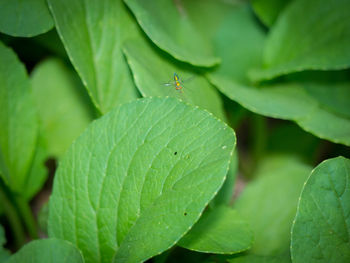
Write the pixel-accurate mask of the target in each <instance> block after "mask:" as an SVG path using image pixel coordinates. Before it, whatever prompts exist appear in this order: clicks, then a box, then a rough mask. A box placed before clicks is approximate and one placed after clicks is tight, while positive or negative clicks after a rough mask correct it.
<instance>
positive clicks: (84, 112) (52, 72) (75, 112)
mask: <svg viewBox="0 0 350 263" xmlns="http://www.w3.org/2000/svg"><path fill="white" fill-rule="evenodd" d="M31 84H32V89H33V96H34V99H35V102H36V105H37V108H38V113H39V119H40V123H41V130H42V134H43V136H44V138H45V140H46V143H47V148H48V153H49V154H50V155H52V156H55V157H60V156H61V155H62V154H63V153H64V152H65V151H66V149H67V148H68V146H70V144H71V143H72V141H73V140H74V139H75V138H76V137H78V135H79V134H80V133H81V132H82V131H83V130H84V129H85V127H86V126H87V125H88V123H89V122H90V121H91V120H92V119H93V112H92V111H93V105H91V104H90V101H89V98H88V97H87V95H86V94H85V90H84V88H83V86H82V84H81V83H80V80H79V79H78V78H77V76H76V75H75V74H74V72H71V71H70V70H69V68H67V67H66V66H65V65H64V64H63V63H62V62H61V61H60V60H58V59H49V60H46V61H44V62H42V63H41V64H40V65H39V66H37V67H36V68H35V70H34V72H33V73H32V76H31Z"/></svg>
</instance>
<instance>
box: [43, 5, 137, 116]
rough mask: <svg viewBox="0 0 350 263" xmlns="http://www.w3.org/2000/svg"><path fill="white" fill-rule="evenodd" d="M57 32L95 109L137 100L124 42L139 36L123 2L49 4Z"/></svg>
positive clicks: (105, 110) (102, 110)
mask: <svg viewBox="0 0 350 263" xmlns="http://www.w3.org/2000/svg"><path fill="white" fill-rule="evenodd" d="M48 3H49V7H50V9H51V12H52V14H53V17H54V20H55V24H56V28H57V31H58V33H59V35H60V37H61V39H62V42H63V44H64V46H65V48H66V50H67V53H68V55H69V57H70V59H71V61H72V63H73V65H74V67H75V68H76V70H77V71H78V73H79V75H80V77H81V78H82V80H83V83H84V84H85V86H86V87H87V90H88V92H89V94H90V96H91V98H92V100H93V101H94V103H95V105H96V107H97V108H98V109H99V110H100V111H101V112H102V113H105V112H107V111H108V110H110V109H111V108H113V107H114V106H115V105H118V104H120V103H123V102H126V101H129V100H131V99H133V98H136V97H137V94H136V89H135V87H134V85H133V82H132V78H131V75H130V73H129V69H128V66H127V64H126V62H125V59H124V57H123V54H122V51H121V45H122V42H123V41H124V40H125V39H126V38H127V37H129V36H132V35H134V34H137V27H136V26H137V25H136V24H135V22H134V21H133V20H132V18H131V16H130V14H129V13H128V10H127V9H126V7H125V6H124V5H123V3H122V0H76V1H70V0H60V1H55V0H48Z"/></svg>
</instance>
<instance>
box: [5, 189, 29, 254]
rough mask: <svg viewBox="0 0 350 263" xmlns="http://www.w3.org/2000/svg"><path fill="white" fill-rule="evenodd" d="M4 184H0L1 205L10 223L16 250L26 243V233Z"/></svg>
mask: <svg viewBox="0 0 350 263" xmlns="http://www.w3.org/2000/svg"><path fill="white" fill-rule="evenodd" d="M6 192H7V191H6V188H5V185H4V184H3V182H0V203H1V204H2V208H3V209H4V213H5V215H6V217H7V219H8V221H9V223H10V226H11V229H12V232H13V235H14V242H15V246H16V248H20V247H21V246H22V245H23V244H24V243H25V233H24V229H23V226H22V223H21V219H20V217H19V215H18V212H17V210H16V208H15V206H14V205H13V203H12V202H11V201H10V198H8V196H7V193H6Z"/></svg>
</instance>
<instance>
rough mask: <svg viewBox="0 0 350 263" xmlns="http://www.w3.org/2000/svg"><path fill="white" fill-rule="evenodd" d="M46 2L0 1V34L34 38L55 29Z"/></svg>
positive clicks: (38, 0)
mask: <svg viewBox="0 0 350 263" xmlns="http://www.w3.org/2000/svg"><path fill="white" fill-rule="evenodd" d="M53 25H54V24H53V20H52V18H51V15H50V12H49V9H48V8H47V5H46V1H45V0H25V1H23V0H11V1H8V0H0V32H2V33H5V34H8V35H12V36H17V37H32V36H35V35H39V34H42V33H45V32H47V31H49V30H50V29H51V28H52V27H53Z"/></svg>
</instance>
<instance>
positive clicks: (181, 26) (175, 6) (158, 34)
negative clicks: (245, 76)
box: [124, 0, 220, 67]
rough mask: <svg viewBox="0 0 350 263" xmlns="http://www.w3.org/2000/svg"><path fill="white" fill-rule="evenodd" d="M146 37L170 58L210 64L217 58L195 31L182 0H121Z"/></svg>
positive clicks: (207, 43)
mask: <svg viewBox="0 0 350 263" xmlns="http://www.w3.org/2000/svg"><path fill="white" fill-rule="evenodd" d="M124 2H125V3H126V4H127V5H128V6H129V8H130V9H131V10H132V12H133V13H134V15H135V17H136V19H137V21H138V23H139V24H140V26H141V27H142V29H143V30H144V31H145V33H146V34H147V35H148V36H149V38H150V39H151V40H152V41H153V42H154V43H155V44H156V45H157V46H158V47H159V48H161V49H162V50H164V51H166V52H168V53H169V54H170V55H172V56H173V57H174V58H176V59H178V60H181V61H185V62H188V63H191V64H193V65H196V66H205V67H210V66H214V65H215V64H218V63H219V62H220V60H219V59H218V58H217V57H215V56H214V55H213V52H212V47H211V43H210V42H209V41H208V40H207V39H206V38H205V37H203V36H202V35H201V34H199V32H198V30H197V28H196V27H195V26H194V24H193V22H192V21H191V17H190V16H189V15H188V14H187V10H186V8H185V6H184V4H183V3H182V1H163V0H154V1H151V2H149V1H148V2H145V1H142V0H124Z"/></svg>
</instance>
